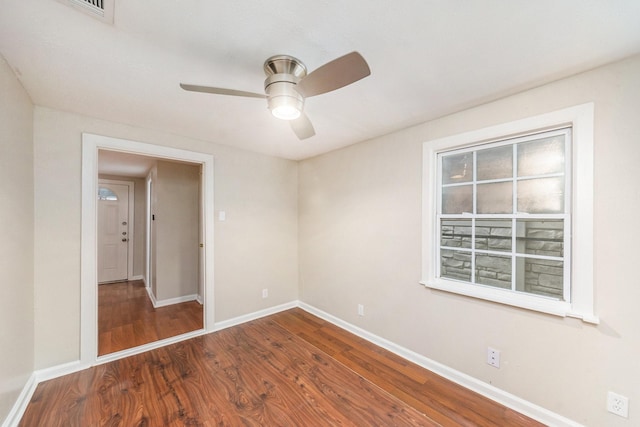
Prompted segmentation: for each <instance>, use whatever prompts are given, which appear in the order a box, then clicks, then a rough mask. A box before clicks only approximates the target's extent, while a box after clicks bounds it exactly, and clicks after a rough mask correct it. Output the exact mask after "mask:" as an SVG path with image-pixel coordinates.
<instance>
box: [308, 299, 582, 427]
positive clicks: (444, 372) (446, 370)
mask: <svg viewBox="0 0 640 427" xmlns="http://www.w3.org/2000/svg"><path fill="white" fill-rule="evenodd" d="M298 306H299V307H300V308H301V309H303V310H305V311H308V312H309V313H311V314H313V315H315V316H318V317H320V318H321V319H324V320H326V321H327V322H330V323H333V324H334V325H336V326H338V327H340V328H342V329H345V330H347V331H349V332H351V333H353V334H355V335H357V336H359V337H360V338H364V339H365V340H367V341H369V342H371V343H373V344H375V345H377V346H379V347H382V348H384V349H386V350H388V351H390V352H392V353H394V354H397V355H398V356H400V357H402V358H404V359H406V360H409V361H410V362H413V363H415V364H417V365H420V366H422V367H423V368H425V369H428V370H429V371H431V372H434V373H436V374H438V375H440V376H442V377H444V378H446V379H448V380H451V381H453V382H454V383H456V384H458V385H461V386H462V387H465V388H467V389H469V390H472V391H474V392H476V393H478V394H481V395H482V396H484V397H487V398H489V399H491V400H493V401H495V402H498V403H500V404H501V405H504V406H506V407H508V408H511V409H513V410H515V411H518V412H519V413H521V414H523V415H526V416H528V417H530V418H533V419H534V420H537V421H539V422H541V423H543V424H545V425H551V426H556V427H582V424H579V423H577V422H575V421H573V420H570V419H569V418H565V417H563V416H562V415H559V414H556V413H554V412H551V411H549V410H548V409H545V408H543V407H541V406H538V405H535V404H533V403H531V402H529V401H526V400H524V399H522V398H520V397H518V396H515V395H513V394H511V393H508V392H506V391H504V390H501V389H499V388H497V387H495V386H493V385H491V384H487V383H485V382H483V381H480V380H479V379H477V378H474V377H472V376H470V375H467V374H465V373H463V372H460V371H457V370H455V369H453V368H450V367H448V366H446V365H443V364H441V363H438V362H436V361H435V360H431V359H429V358H428V357H425V356H423V355H421V354H418V353H416V352H414V351H412V350H409V349H407V348H405V347H402V346H400V345H398V344H395V343H394V342H392V341H389V340H386V339H384V338H381V337H379V336H377V335H375V334H372V333H371V332H368V331H366V330H364V329H361V328H359V327H357V326H355V325H352V324H351V323H348V322H345V321H344V320H342V319H339V318H337V317H335V316H333V315H331V314H329V313H326V312H324V311H322V310H320V309H318V308H315V307H314V306H312V305H309V304H306V303H304V302H301V301H300V302H299V303H298Z"/></svg>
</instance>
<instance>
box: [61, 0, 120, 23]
mask: <svg viewBox="0 0 640 427" xmlns="http://www.w3.org/2000/svg"><path fill="white" fill-rule="evenodd" d="M58 1H60V2H62V3H65V4H67V5H69V6H71V7H73V8H74V9H77V10H79V11H81V12H84V13H85V14H87V15H90V16H93V17H94V18H97V19H99V20H101V21H103V22H107V23H109V24H113V4H114V0H58Z"/></svg>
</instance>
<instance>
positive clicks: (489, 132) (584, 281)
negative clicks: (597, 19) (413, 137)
mask: <svg viewBox="0 0 640 427" xmlns="http://www.w3.org/2000/svg"><path fill="white" fill-rule="evenodd" d="M593 117H594V105H593V103H588V104H582V105H578V106H574V107H569V108H565V109H562V110H558V111H554V112H550V113H546V114H542V115H538V116H533V117H528V118H525V119H521V120H517V121H513V122H509V123H504V124H500V125H496V126H491V127H487V128H483V129H478V130H474V131H470V132H465V133H462V134H458V135H453V136H448V137H444V138H439V139H434V140H431V141H427V142H424V144H423V203H422V204H423V206H422V209H423V212H422V223H423V224H422V250H423V253H422V280H421V281H420V283H422V284H423V285H425V286H426V287H428V288H431V289H437V290H441V291H447V292H452V293H456V294H460V295H465V296H470V297H475V298H480V299H484V300H488V301H493V302H497V303H501V304H507V305H511V306H515V307H521V308H525V309H529V310H535V311H539V312H543V313H547V314H553V315H557V316H562V317H566V316H569V317H577V318H580V319H582V320H583V321H585V322H589V323H595V324H597V323H599V319H598V317H597V316H596V315H595V310H594V283H593V271H594V265H593V122H594V118H593ZM567 126H570V127H571V128H572V135H573V137H572V139H573V141H572V149H571V159H570V162H571V165H572V168H571V177H570V179H571V183H572V185H571V247H570V248H568V249H569V253H570V259H568V260H567V262H566V265H567V266H568V267H569V266H570V267H569V268H570V269H571V270H570V276H571V283H570V301H560V300H556V299H552V298H546V297H540V296H536V295H530V294H524V293H520V292H512V291H510V290H503V289H498V288H492V287H489V286H479V285H470V284H466V283H462V282H459V281H454V280H447V279H443V278H439V277H438V270H439V265H440V262H439V260H438V259H437V253H438V250H437V247H438V244H439V239H438V236H439V232H438V230H437V229H436V225H437V221H436V208H437V206H438V198H437V196H438V194H439V188H438V183H439V180H438V164H437V161H438V160H437V159H438V153H440V152H443V151H448V150H454V149H463V148H465V147H472V146H477V145H480V144H484V143H487V142H491V141H497V140H502V139H507V138H513V137H519V136H524V135H528V134H532V133H539V132H542V131H547V130H551V129H557V128H561V127H567Z"/></svg>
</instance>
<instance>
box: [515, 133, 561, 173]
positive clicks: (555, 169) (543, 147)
mask: <svg viewBox="0 0 640 427" xmlns="http://www.w3.org/2000/svg"><path fill="white" fill-rule="evenodd" d="M517 149H518V176H533V175H544V174H549V173H562V172H564V135H558V136H554V137H551V138H543V139H539V140H537V141H531V142H524V143H522V144H518V148H517Z"/></svg>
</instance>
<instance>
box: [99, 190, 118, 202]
mask: <svg viewBox="0 0 640 427" xmlns="http://www.w3.org/2000/svg"><path fill="white" fill-rule="evenodd" d="M98 200H109V201H114V200H118V196H117V195H116V193H114V192H113V191H111V189H110V188H106V187H100V188H98Z"/></svg>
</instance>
